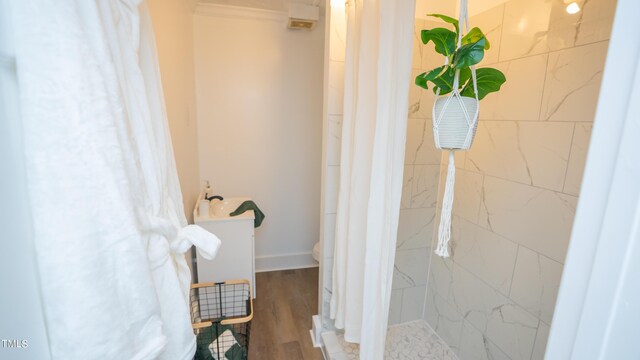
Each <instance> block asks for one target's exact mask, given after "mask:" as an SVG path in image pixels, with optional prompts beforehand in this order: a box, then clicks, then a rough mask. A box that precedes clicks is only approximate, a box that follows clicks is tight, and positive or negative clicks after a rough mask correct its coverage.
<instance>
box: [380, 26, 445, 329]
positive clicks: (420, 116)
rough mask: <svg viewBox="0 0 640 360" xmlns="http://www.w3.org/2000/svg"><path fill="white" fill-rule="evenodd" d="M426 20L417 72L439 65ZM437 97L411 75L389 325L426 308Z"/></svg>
mask: <svg viewBox="0 0 640 360" xmlns="http://www.w3.org/2000/svg"><path fill="white" fill-rule="evenodd" d="M425 23H431V22H430V21H426V20H423V19H415V31H414V42H413V64H412V66H413V71H412V75H413V76H414V77H415V76H416V75H418V74H420V73H422V72H424V71H426V70H427V67H436V66H439V65H440V64H437V63H434V57H433V56H428V54H431V53H433V49H431V48H429V47H425V46H423V45H422V42H421V40H420V31H421V30H422V29H424V28H425ZM433 101H434V96H433V93H432V92H431V91H430V90H422V89H420V88H418V87H417V86H414V85H413V81H412V85H411V87H410V92H409V119H408V125H407V144H406V148H405V167H404V185H403V188H402V202H401V205H400V221H399V224H398V239H397V244H396V259H395V264H394V271H393V290H392V303H391V310H390V312H389V325H396V324H400V323H407V322H411V321H415V320H418V319H421V318H422V314H423V309H424V296H425V293H426V284H427V280H428V277H427V274H428V271H429V259H430V257H431V256H430V254H431V252H432V251H431V238H432V236H433V225H434V221H435V218H436V206H437V203H438V184H439V180H440V151H438V150H437V149H436V148H435V146H434V145H433V140H432V139H433V132H432V127H431V108H432V104H433Z"/></svg>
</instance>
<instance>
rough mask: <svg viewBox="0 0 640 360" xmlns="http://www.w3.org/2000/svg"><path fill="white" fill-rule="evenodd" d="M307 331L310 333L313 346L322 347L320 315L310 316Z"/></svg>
mask: <svg viewBox="0 0 640 360" xmlns="http://www.w3.org/2000/svg"><path fill="white" fill-rule="evenodd" d="M309 333H310V334H311V342H312V343H313V347H317V348H322V320H320V315H313V316H312V317H311V330H309Z"/></svg>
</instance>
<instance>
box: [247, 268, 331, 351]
mask: <svg viewBox="0 0 640 360" xmlns="http://www.w3.org/2000/svg"><path fill="white" fill-rule="evenodd" d="M256 287H257V289H256V292H257V295H258V297H257V298H256V299H255V300H254V317H253V321H252V325H251V339H250V341H251V343H250V344H249V360H271V359H273V360H290V359H291V360H298V359H299V360H322V353H321V351H320V349H317V348H314V347H313V344H312V343H311V338H310V336H309V330H310V329H311V316H313V315H315V314H317V313H318V311H317V308H318V268H310V269H298V270H284V271H273V272H266V273H258V274H256Z"/></svg>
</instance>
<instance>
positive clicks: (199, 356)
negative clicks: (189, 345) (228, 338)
mask: <svg viewBox="0 0 640 360" xmlns="http://www.w3.org/2000/svg"><path fill="white" fill-rule="evenodd" d="M216 329H217V331H216ZM226 330H229V331H231V333H233V336H234V337H235V338H236V341H238V336H237V334H236V333H235V331H233V327H231V326H229V325H221V324H219V323H216V324H213V325H212V326H210V327H208V328H206V329H202V330H201V331H200V333H199V334H198V336H197V340H196V342H197V344H198V346H197V348H196V354H195V357H194V359H195V360H216V359H215V358H214V357H213V354H211V350H209V345H211V343H212V342H213V341H214V340H215V339H216V334H218V335H221V334H222V333H223V332H225V331H226ZM246 359H247V352H246V350H245V349H244V348H243V347H242V346H240V344H239V343H236V344H234V345H233V346H232V347H230V348H229V350H227V351H226V352H225V353H224V359H218V360H246Z"/></svg>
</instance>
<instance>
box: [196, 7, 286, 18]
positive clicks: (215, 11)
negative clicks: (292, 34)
mask: <svg viewBox="0 0 640 360" xmlns="http://www.w3.org/2000/svg"><path fill="white" fill-rule="evenodd" d="M194 14H195V15H202V16H213V17H220V18H244V19H254V20H266V21H278V22H280V21H287V19H288V15H287V13H285V12H284V11H275V10H266V9H255V8H249V7H240V6H229V5H218V4H205V3H198V4H197V5H196V7H195V10H194Z"/></svg>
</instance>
